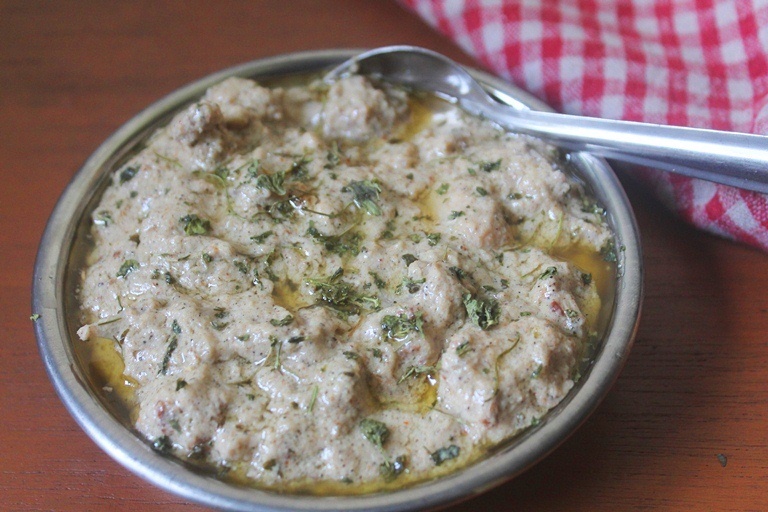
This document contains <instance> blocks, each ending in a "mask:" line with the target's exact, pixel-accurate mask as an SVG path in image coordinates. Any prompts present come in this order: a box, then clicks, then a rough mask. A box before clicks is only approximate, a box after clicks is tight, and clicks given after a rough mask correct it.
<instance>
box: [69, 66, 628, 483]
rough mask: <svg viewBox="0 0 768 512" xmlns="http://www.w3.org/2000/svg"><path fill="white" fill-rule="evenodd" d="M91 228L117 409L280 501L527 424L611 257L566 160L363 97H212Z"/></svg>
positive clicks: (405, 468) (418, 103)
mask: <svg viewBox="0 0 768 512" xmlns="http://www.w3.org/2000/svg"><path fill="white" fill-rule="evenodd" d="M92 221H93V226H92V229H91V236H92V238H93V240H92V242H93V249H92V252H91V253H90V256H89V258H88V262H87V265H86V266H85V268H84V270H83V271H82V280H81V284H80V288H79V300H80V304H81V315H82V319H81V325H82V327H81V328H80V329H79V331H78V335H79V337H80V338H81V340H82V341H80V342H79V343H81V344H82V345H83V347H85V351H86V352H87V353H89V354H90V355H89V357H90V358H91V363H92V365H93V366H94V368H96V369H98V370H99V371H101V372H102V373H104V374H106V375H107V377H105V379H106V381H107V382H106V386H105V392H106V393H108V394H113V395H117V396H118V397H119V398H120V399H122V400H124V401H126V402H127V403H128V404H129V405H130V407H131V410H132V415H131V418H132V421H133V422H134V424H135V427H136V429H137V430H138V431H139V432H140V433H141V434H142V435H144V436H145V437H146V438H147V440H148V441H149V442H150V443H152V444H153V445H154V447H155V448H156V449H157V450H159V451H161V452H164V453H168V454H172V455H174V456H176V457H178V458H180V459H182V460H189V461H193V462H194V463H195V464H202V465H204V466H207V467H210V468H213V469H214V470H216V471H218V472H219V473H220V474H222V475H224V474H226V475H228V476H229V477H231V478H236V479H238V480H245V481H248V482H251V483H253V484H254V485H258V486H261V487H267V488H274V489H279V490H282V491H299V492H332V493H356V492H366V491H373V490H377V489H382V488H389V487H393V486H401V485H405V484H408V483H411V482H414V481H418V480H422V479H424V478H429V477H432V476H435V475H437V474H441V473H444V472H448V471H452V470H455V469H457V468H459V467H461V466H462V465H464V464H466V463H467V462H469V461H471V460H474V459H476V458H477V457H478V456H480V455H482V454H483V453H484V452H485V451H486V450H488V449H489V448H490V447H493V446H495V445H497V444H498V443H500V442H502V441H504V440H507V439H509V438H511V437H512V436H514V435H515V434H517V433H519V432H521V431H522V430H523V429H526V428H528V427H530V426H531V425H535V424H536V423H537V422H539V421H540V420H541V418H542V417H543V416H544V415H545V414H546V412H547V411H548V410H549V409H551V408H552V407H554V406H555V405H556V404H558V403H559V402H560V401H561V400H562V399H563V397H565V395H566V394H567V393H568V391H569V390H570V389H571V388H572V387H573V385H574V381H575V380H576V379H577V378H578V372H579V369H580V368H581V366H582V359H583V357H584V355H585V353H586V350H587V346H588V344H589V343H590V340H591V339H593V338H594V337H595V335H596V332H597V331H598V330H599V321H598V319H599V316H600V312H601V295H600V293H598V291H601V292H602V293H603V297H607V296H608V294H607V293H606V292H607V290H608V289H609V288H610V286H611V285H610V277H609V276H610V268H611V265H610V263H607V262H606V261H605V260H611V259H612V257H613V256H614V252H613V251H614V247H613V235H612V233H611V232H610V230H609V228H608V226H607V224H606V222H605V212H604V211H603V210H602V209H601V208H600V207H599V206H598V205H596V204H595V202H594V201H593V200H592V199H590V198H589V197H588V196H587V195H586V194H585V191H584V190H583V188H582V187H581V185H579V183H578V182H577V181H575V180H574V179H573V178H572V177H570V176H569V174H568V173H567V172H565V171H564V170H563V167H562V163H561V162H560V161H559V160H558V158H557V153H556V152H554V151H553V150H552V149H551V148H549V147H548V146H546V145H544V144H542V143H541V142H538V141H535V140H533V139H529V138H525V137H521V136H518V135H514V134H507V133H504V132H502V131H500V130H499V129H498V128H496V127H494V126H492V125H490V124H488V123H485V122H483V121H482V120H479V119H474V118H471V117H468V116H467V115H465V114H463V113H462V112H461V111H459V110H457V109H456V108H454V107H453V106H451V105H448V104H446V103H443V102H440V101H438V100H436V99H430V98H425V97H409V96H408V95H407V94H406V93H404V92H403V91H400V90H396V89H389V88H386V87H383V86H381V85H376V84H373V83H371V82H370V81H368V80H367V79H365V78H362V77H358V76H351V77H348V78H345V79H343V80H340V81H339V82H337V83H335V84H333V85H331V86H327V85H325V84H322V83H319V82H313V83H311V84H310V85H306V86H296V87H285V88H280V87H275V88H266V87H262V86H260V85H258V84H256V83H255V82H253V81H250V80H246V79H241V78H230V79H227V80H225V81H224V82H222V83H220V84H218V85H216V86H214V87H212V88H211V89H210V90H209V91H208V92H207V93H206V94H205V95H204V96H203V97H202V98H201V99H200V100H199V101H198V102H197V103H195V104H193V105H190V106H189V107H188V108H187V109H185V110H184V111H182V112H180V113H179V114H178V115H176V117H175V118H174V119H173V120H172V121H171V123H170V124H169V125H168V126H167V127H165V128H163V129H160V130H159V131H158V132H157V133H155V134H154V135H153V136H152V137H151V138H150V140H149V141H148V142H147V143H146V146H145V148H144V149H143V150H142V151H141V152H139V153H138V154H136V155H135V156H134V157H132V158H131V159H130V160H129V161H128V162H126V163H125V164H124V165H122V166H121V167H120V168H118V169H116V170H115V172H114V174H113V176H112V183H111V184H110V185H109V187H108V188H107V189H106V191H105V192H104V194H103V197H102V198H101V201H100V203H99V205H98V206H97V207H96V208H95V209H94V211H93V213H92ZM598 288H601V290H599V289H598ZM123 365H124V366H123Z"/></svg>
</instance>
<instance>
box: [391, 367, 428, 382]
mask: <svg viewBox="0 0 768 512" xmlns="http://www.w3.org/2000/svg"><path fill="white" fill-rule="evenodd" d="M434 372H435V367H434V366H415V365H414V366H409V367H408V369H407V370H406V371H405V373H403V375H402V376H401V377H400V378H399V379H398V380H397V383H398V384H400V383H401V382H403V381H404V380H407V379H409V378H411V377H416V376H418V375H425V374H430V373H434Z"/></svg>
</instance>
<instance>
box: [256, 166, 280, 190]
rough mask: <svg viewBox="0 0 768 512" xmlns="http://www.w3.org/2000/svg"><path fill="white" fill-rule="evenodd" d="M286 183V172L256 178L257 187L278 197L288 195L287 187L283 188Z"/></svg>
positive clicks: (260, 175)
mask: <svg viewBox="0 0 768 512" xmlns="http://www.w3.org/2000/svg"><path fill="white" fill-rule="evenodd" d="M284 181H285V171H278V172H275V173H272V174H259V175H258V176H257V177H256V186H257V187H259V188H263V189H265V190H269V191H270V192H272V193H274V194H277V195H278V196H284V195H285V193H286V192H285V187H284V186H283V182H284Z"/></svg>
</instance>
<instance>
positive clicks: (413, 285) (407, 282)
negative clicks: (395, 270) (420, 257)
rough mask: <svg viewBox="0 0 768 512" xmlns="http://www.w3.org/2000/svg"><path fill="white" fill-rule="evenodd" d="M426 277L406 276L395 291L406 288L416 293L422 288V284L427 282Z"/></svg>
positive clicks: (409, 291) (398, 291)
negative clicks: (412, 277) (413, 277)
mask: <svg viewBox="0 0 768 512" xmlns="http://www.w3.org/2000/svg"><path fill="white" fill-rule="evenodd" d="M426 282H427V280H426V279H411V278H410V277H407V276H406V277H404V278H403V282H402V283H400V284H399V285H398V287H397V290H395V293H398V294H399V293H400V290H402V289H403V288H405V289H406V290H408V293H416V292H417V291H419V290H421V285H422V284H424V283H426Z"/></svg>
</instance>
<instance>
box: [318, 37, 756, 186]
mask: <svg viewBox="0 0 768 512" xmlns="http://www.w3.org/2000/svg"><path fill="white" fill-rule="evenodd" d="M350 73H357V74H361V75H367V76H371V77H372V78H374V79H378V80H382V81H385V82H390V83H393V84H397V85H401V86H405V87H408V88H412V89H415V90H423V91H430V92H433V93H436V94H438V95H439V96H442V97H444V98H447V99H450V100H453V101H455V102H456V103H458V105H459V106H460V107H461V108H463V109H464V110H466V111H467V112H469V113H470V114H473V115H480V116H483V117H485V118H487V119H489V120H491V121H493V122H495V123H497V124H498V125H499V126H501V127H502V128H504V129H507V130H510V131H515V132H520V133H524V134H527V135H532V136H535V137H540V138H542V139H545V140H547V141H549V142H552V143H553V144H556V145H558V146H561V147H564V148H566V149H570V150H574V151H587V152H590V153H592V154H595V155H598V156H602V157H605V158H610V159H613V160H617V161H620V162H626V163H630V164H637V165H641V166H646V167H653V168H657V169H661V170H664V171H670V172H675V173H678V174H683V175H686V176H690V177H693V178H700V179H704V180H708V181H712V182H716V183H721V184H724V185H730V186H735V187H739V188H743V189H747V190H752V191H755V192H761V193H768V137H764V136H761V135H752V134H744V133H734V132H724V131H717V130H704V129H697V128H684V127H679V126H666V125H659V124H649V123H638V122H631V121H617V120H611V119H600V118H594V117H582V116H574V115H567V114H559V113H554V112H542V111H535V110H529V109H522V108H515V107H511V106H509V105H506V104H502V103H500V102H498V101H495V100H494V99H493V98H492V97H491V96H490V95H489V94H488V93H487V92H486V91H485V89H483V87H482V86H481V85H480V84H479V83H478V82H477V81H475V80H474V79H473V78H472V76H471V75H470V74H469V73H468V72H467V71H466V70H464V68H462V67H461V66H459V65H458V64H457V63H455V62H453V61H452V60H450V59H448V58H447V57H445V56H443V55H441V54H439V53H436V52H433V51H431V50H427V49H425V48H419V47H417V46H386V47H382V48H376V49H374V50H370V51H367V52H364V53H361V54H359V55H357V56H355V57H353V58H351V59H349V60H347V61H345V62H343V63H342V64H340V65H339V66H337V67H336V68H334V69H333V70H331V71H330V72H329V73H328V74H327V75H326V76H325V80H326V81H327V82H333V81H334V80H336V79H338V78H339V77H341V76H344V75H345V74H350Z"/></svg>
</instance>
